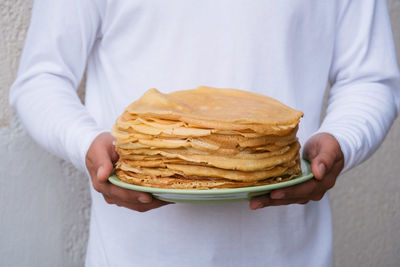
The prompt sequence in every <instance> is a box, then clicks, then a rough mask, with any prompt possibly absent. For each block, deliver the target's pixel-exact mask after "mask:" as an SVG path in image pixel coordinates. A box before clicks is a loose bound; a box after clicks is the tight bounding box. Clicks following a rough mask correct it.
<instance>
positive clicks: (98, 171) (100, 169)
mask: <svg viewBox="0 0 400 267" xmlns="http://www.w3.org/2000/svg"><path fill="white" fill-rule="evenodd" d="M103 169H104V167H103V166H100V168H98V169H97V178H98V177H100V174H101V172H102V171H103Z"/></svg>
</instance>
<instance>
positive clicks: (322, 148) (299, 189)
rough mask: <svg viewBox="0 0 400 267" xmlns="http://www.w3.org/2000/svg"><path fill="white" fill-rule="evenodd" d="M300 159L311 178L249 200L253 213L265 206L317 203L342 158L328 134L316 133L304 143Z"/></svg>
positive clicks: (334, 179)
mask: <svg viewBox="0 0 400 267" xmlns="http://www.w3.org/2000/svg"><path fill="white" fill-rule="evenodd" d="M303 156H304V158H305V159H307V160H309V161H310V163H311V170H312V173H313V174H314V178H313V179H311V180H309V181H307V182H305V183H302V184H298V185H295V186H291V187H287V188H282V189H277V190H274V191H272V192H271V193H270V194H267V195H263V196H260V197H255V198H253V199H251V200H250V208H251V209H253V210H255V209H259V208H263V207H267V206H280V205H289V204H306V203H308V202H309V201H310V200H314V201H318V200H321V198H322V197H323V196H324V194H325V193H326V192H327V191H328V190H329V189H330V188H332V187H333V186H334V185H335V182H336V178H337V176H338V175H339V173H340V171H341V170H342V169H343V164H344V158H343V153H342V150H341V148H340V145H339V143H338V141H337V140H336V138H335V137H333V136H332V135H330V134H328V133H319V134H316V135H314V136H313V137H312V138H310V139H309V140H308V142H307V143H306V145H305V147H304V153H303Z"/></svg>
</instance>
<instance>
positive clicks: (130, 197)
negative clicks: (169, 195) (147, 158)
mask: <svg viewBox="0 0 400 267" xmlns="http://www.w3.org/2000/svg"><path fill="white" fill-rule="evenodd" d="M113 141H114V137H113V136H112V135H111V134H110V133H102V134H100V135H99V136H97V137H96V139H95V140H94V141H93V143H92V144H91V146H90V147H89V150H88V152H87V154H86V167H87V169H88V171H89V173H90V176H91V178H92V184H93V188H94V189H95V190H96V191H97V192H99V193H101V194H103V197H104V199H105V201H106V202H107V203H108V204H115V205H117V206H121V207H125V208H128V209H132V210H136V211H140V212H144V211H148V210H151V209H155V208H158V207H161V206H164V205H167V204H171V203H169V202H165V201H161V200H158V199H155V198H153V197H152V196H151V195H150V194H148V193H144V192H138V191H133V190H129V189H124V188H121V187H118V186H116V185H113V184H111V183H110V182H108V177H109V176H110V175H111V173H112V171H113V166H114V163H115V162H117V160H118V154H117V152H115V148H114V145H113Z"/></svg>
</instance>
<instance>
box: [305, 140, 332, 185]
mask: <svg viewBox="0 0 400 267" xmlns="http://www.w3.org/2000/svg"><path fill="white" fill-rule="evenodd" d="M338 150H340V146H339V143H338V142H337V141H336V139H335V138H334V137H333V136H332V135H330V134H327V133H320V134H316V135H314V136H313V137H311V138H310V140H308V141H307V143H306V145H305V148H304V158H306V159H308V160H309V161H310V163H311V170H312V173H313V174H314V177H315V179H317V180H322V179H323V178H324V176H325V175H326V174H327V173H328V172H329V171H330V170H331V169H332V167H333V165H334V164H335V161H336V160H337V155H338Z"/></svg>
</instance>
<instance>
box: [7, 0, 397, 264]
mask: <svg viewBox="0 0 400 267" xmlns="http://www.w3.org/2000/svg"><path fill="white" fill-rule="evenodd" d="M31 5H32V1H31V0H0V267H3V266H21V267H24V266H83V261H84V255H85V247H86V242H87V232H88V219H89V210H90V197H89V195H88V180H87V178H86V177H85V176H84V175H83V174H82V173H80V172H78V171H76V170H75V169H74V168H73V167H72V166H71V165H70V164H68V163H66V162H63V161H62V160H59V159H57V158H55V157H53V156H52V155H50V154H49V153H47V152H45V151H44V150H43V149H42V148H40V147H39V146H38V145H36V144H35V143H34V142H33V141H32V140H31V138H30V137H29V136H28V135H27V134H26V132H25V130H24V129H23V127H22V126H21V125H20V123H19V121H18V119H17V118H16V116H15V115H14V114H13V113H12V111H11V109H10V108H9V107H8V103H7V97H8V89H9V87H10V85H11V83H12V81H13V80H14V78H15V75H16V69H17V65H18V59H19V56H20V53H21V49H22V47H23V40H24V37H25V33H26V28H27V25H28V23H29V16H30V11H31ZM389 6H390V11H391V18H392V26H393V31H394V34H395V40H396V44H397V51H398V54H400V0H391V1H389ZM399 136H400V119H397V121H396V123H395V124H394V126H393V127H392V129H391V131H390V133H389V135H388V137H387V139H386V141H385V142H384V144H383V145H382V146H381V147H380V149H379V150H378V151H377V153H375V154H374V156H373V157H372V158H370V159H369V160H367V161H366V162H365V163H363V164H362V165H360V166H359V167H357V168H356V169H354V170H352V171H350V172H349V173H346V174H345V175H343V176H341V177H340V178H339V180H338V182H337V184H336V186H335V188H334V189H333V190H332V191H331V193H330V197H331V200H332V209H333V218H334V239H335V240H334V245H335V266H336V267H347V266H355V267H357V266H363V267H375V266H388V267H395V266H399V263H400V209H399V207H400V182H399V179H400V164H399V158H400V142H399Z"/></svg>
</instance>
